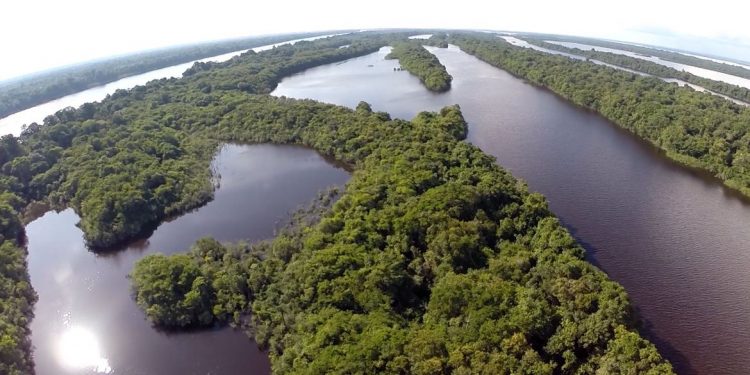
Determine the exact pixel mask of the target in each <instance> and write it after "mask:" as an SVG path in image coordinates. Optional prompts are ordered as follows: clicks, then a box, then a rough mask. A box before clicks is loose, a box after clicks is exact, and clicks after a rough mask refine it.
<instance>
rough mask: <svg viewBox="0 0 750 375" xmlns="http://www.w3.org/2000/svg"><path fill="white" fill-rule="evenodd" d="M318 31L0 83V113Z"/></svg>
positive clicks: (182, 49)
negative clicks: (159, 70) (150, 72)
mask: <svg viewBox="0 0 750 375" xmlns="http://www.w3.org/2000/svg"><path fill="white" fill-rule="evenodd" d="M316 35H319V33H317V34H315V33H304V34H288V35H275V36H266V37H253V38H243V39H234V40H226V41H221V42H211V43H204V44H198V45H191V46H185V47H174V48H168V49H162V50H158V51H153V52H143V53H137V54H133V55H128V56H124V57H117V58H114V59H109V60H105V61H97V62H92V63H87V64H82V65H76V66H73V67H69V68H62V69H56V70H52V71H48V72H44V73H40V74H37V75H34V76H30V77H21V78H18V79H16V80H13V81H10V82H2V83H0V117H5V116H8V115H10V114H12V113H14V112H18V111H22V110H24V109H26V108H31V107H33V106H35V105H37V104H41V103H44V102H47V101H50V100H54V99H57V98H61V97H63V96H65V95H70V94H73V93H75V92H78V91H83V90H86V89H89V88H92V87H95V86H100V85H104V84H106V83H109V82H113V81H116V80H118V79H121V78H124V77H128V76H132V75H136V74H140V73H144V72H148V71H151V70H154V69H160V68H164V67H167V66H171V65H176V64H181V63H185V62H188V61H192V60H197V59H202V58H204V57H211V56H216V55H220V54H223V53H228V52H233V51H239V50H243V49H249V48H253V47H259V46H262V45H267V44H273V43H278V42H283V41H286V40H292V39H300V38H306V37H311V36H316Z"/></svg>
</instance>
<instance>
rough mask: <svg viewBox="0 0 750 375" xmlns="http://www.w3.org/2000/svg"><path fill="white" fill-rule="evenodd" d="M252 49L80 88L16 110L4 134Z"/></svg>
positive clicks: (1, 121) (0, 125)
mask: <svg viewBox="0 0 750 375" xmlns="http://www.w3.org/2000/svg"><path fill="white" fill-rule="evenodd" d="M335 35H343V34H329V35H320V36H314V37H309V38H302V39H293V40H288V41H285V42H280V43H274V44H268V45H265V46H260V47H255V48H251V50H253V51H255V52H261V51H266V50H269V49H271V48H273V47H276V46H280V45H283V44H294V43H296V42H300V41H303V40H316V39H321V38H327V37H330V36H335ZM246 51H248V50H244V49H243V50H240V51H235V52H229V53H225V54H221V55H217V56H213V57H207V58H204V59H200V60H195V61H191V62H187V63H183V64H177V65H172V66H168V67H166V68H161V69H157V70H152V71H150V72H146V73H142V74H137V75H134V76H130V77H125V78H122V79H119V80H117V81H114V82H110V83H107V84H105V85H102V86H97V87H93V88H90V89H88V90H84V91H80V92H77V93H75V94H71V95H67V96H64V97H62V98H59V99H55V100H52V101H49V102H46V103H44V104H40V105H37V106H35V107H32V108H29V109H25V110H23V111H20V112H16V113H14V114H12V115H10V116H7V117H3V118H0V135H5V134H13V135H16V136H18V135H19V134H21V131H22V130H23V126H24V125H27V124H31V123H32V122H36V123H39V124H41V123H42V121H44V118H45V117H47V116H49V115H51V114H54V113H55V112H57V111H59V110H61V109H63V108H67V107H78V106H80V105H81V104H83V103H88V102H95V101H99V100H102V99H104V98H105V97H106V96H107V95H109V94H112V93H114V92H115V91H117V90H124V89H131V88H133V87H135V86H138V85H143V84H145V83H147V82H149V81H153V80H155V79H162V78H172V77H182V73H184V72H185V71H186V70H187V69H188V68H190V67H191V66H193V64H195V63H196V62H209V61H213V62H223V61H227V60H229V59H231V58H232V57H235V56H239V55H240V54H242V53H243V52H246Z"/></svg>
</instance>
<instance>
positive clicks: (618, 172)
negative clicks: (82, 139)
mask: <svg viewBox="0 0 750 375" xmlns="http://www.w3.org/2000/svg"><path fill="white" fill-rule="evenodd" d="M429 50H430V51H432V52H433V53H435V54H436V55H437V57H438V58H439V59H440V61H441V62H442V63H443V64H444V65H445V66H446V68H447V70H448V72H449V73H450V74H451V75H452V76H453V83H452V89H451V90H450V91H448V92H446V93H442V94H436V93H432V92H429V91H427V90H426V89H425V88H424V87H423V86H422V85H421V84H420V82H419V80H418V79H417V78H415V77H413V76H412V75H410V74H409V73H408V72H405V71H401V72H394V71H393V68H394V67H396V66H397V65H398V62H397V61H396V60H384V57H385V55H386V54H387V53H388V48H384V49H382V50H381V51H379V52H377V53H374V54H371V55H367V56H363V57H359V58H355V59H351V60H348V61H346V62H344V63H339V64H335V65H326V66H321V67H317V68H313V69H310V70H307V71H305V72H302V73H300V74H297V75H294V76H291V77H288V78H286V79H284V80H283V81H282V82H281V83H280V85H279V86H278V88H277V89H276V91H274V95H278V96H281V95H284V96H288V97H297V98H312V99H318V100H321V101H325V102H330V103H335V104H341V105H346V106H349V107H354V106H356V104H357V103H358V102H359V101H360V100H365V101H367V102H369V103H371V104H372V106H373V109H374V110H378V111H387V112H389V113H391V114H392V115H393V116H395V117H399V118H404V119H409V118H412V117H413V116H414V115H415V114H416V113H417V112H419V111H421V110H437V109H439V108H441V107H442V106H444V105H448V104H454V103H458V104H460V105H461V108H462V110H463V112H464V115H465V117H466V119H467V121H468V122H469V136H468V141H469V142H471V143H473V144H475V145H477V146H479V147H480V148H482V150H484V151H485V152H487V153H489V154H492V155H494V156H495V157H497V160H498V163H500V164H501V165H502V166H503V167H505V168H507V169H508V170H510V171H511V172H512V173H513V174H514V175H515V176H517V177H519V178H522V179H524V180H526V181H527V182H528V183H529V186H530V188H531V189H532V190H534V191H539V192H541V193H543V194H544V195H545V196H547V198H548V199H549V201H550V206H551V208H552V210H553V211H554V212H555V214H556V215H558V217H560V219H561V220H562V222H563V223H564V224H565V226H566V227H567V228H568V229H569V230H570V231H571V232H572V233H573V235H574V236H575V237H576V238H577V239H578V240H579V241H580V242H581V243H582V244H583V245H584V246H585V248H586V249H587V256H588V258H589V260H590V261H591V262H593V263H594V264H596V265H597V266H599V267H601V268H602V269H603V270H604V271H605V272H607V273H608V274H609V275H610V277H612V278H613V279H614V280H617V281H618V282H620V283H621V284H622V285H623V286H624V287H625V288H626V289H627V291H628V293H629V295H630V297H631V299H632V301H633V304H634V306H635V307H636V309H637V311H638V314H639V316H640V318H641V319H642V320H643V322H644V327H643V328H642V329H641V331H642V332H643V334H644V335H645V336H647V337H648V338H649V339H651V340H653V341H654V342H655V343H656V345H657V346H658V348H659V350H660V351H661V352H662V353H663V354H664V355H665V356H666V357H667V358H668V359H669V360H670V361H671V362H672V363H673V364H674V365H675V368H676V369H677V371H678V372H679V373H681V374H694V373H695V374H741V373H748V372H750V356H748V355H747V353H746V350H747V348H749V347H750V330H748V329H747V327H750V273H749V272H747V270H748V269H750V251H748V249H750V230H748V228H749V227H750V203H749V202H748V200H747V199H744V198H743V197H741V196H740V195H739V194H737V193H736V192H734V191H732V190H730V189H727V188H725V187H723V185H722V184H721V182H720V181H718V180H717V179H715V178H713V177H711V176H707V175H706V174H704V173H701V172H697V171H694V170H691V169H689V168H685V167H682V166H680V165H677V164H676V163H674V162H672V161H670V160H669V159H667V158H666V157H665V156H663V155H662V153H660V152H659V151H658V150H657V149H655V148H654V147H653V146H651V145H650V144H647V143H645V142H643V141H641V140H640V139H638V138H636V137H635V136H632V135H631V134H629V133H627V132H626V131H623V130H622V129H620V128H618V127H617V126H615V125H614V124H612V123H610V122H608V121H607V120H606V119H604V118H602V117H601V116H598V115H596V114H594V113H591V112H589V111H585V110H582V109H580V108H578V107H576V106H574V105H572V104H570V103H568V102H566V101H565V100H563V99H561V98H559V97H557V96H556V95H554V94H552V93H551V92H549V91H548V90H545V89H542V88H539V87H536V86H533V85H531V84H528V83H526V82H524V81H523V80H521V79H518V78H515V77H514V76H512V75H510V74H508V73H507V72H505V71H502V70H500V69H496V68H494V67H492V66H490V65H488V64H485V63H483V62H481V61H479V60H478V59H476V58H474V57H472V56H470V55H467V54H465V53H463V52H461V51H460V50H459V49H458V48H456V47H453V46H451V47H450V48H448V49H437V48H432V47H430V48H429Z"/></svg>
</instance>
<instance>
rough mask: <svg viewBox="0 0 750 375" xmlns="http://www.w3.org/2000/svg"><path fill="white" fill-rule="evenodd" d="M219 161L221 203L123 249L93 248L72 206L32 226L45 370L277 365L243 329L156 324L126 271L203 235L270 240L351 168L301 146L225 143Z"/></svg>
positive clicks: (39, 355) (37, 352)
mask: <svg viewBox="0 0 750 375" xmlns="http://www.w3.org/2000/svg"><path fill="white" fill-rule="evenodd" d="M214 166H215V167H214V168H215V170H217V171H218V173H219V175H220V176H221V179H220V187H219V188H218V189H217V190H216V193H215V199H214V200H213V201H211V202H209V203H208V204H206V205H205V206H203V207H200V208H198V209H196V210H194V211H192V212H189V213H187V214H185V215H182V216H180V217H177V218H175V219H173V220H171V221H167V222H165V223H163V224H161V225H160V226H159V227H158V228H157V229H156V230H155V231H154V233H153V234H151V235H150V236H148V237H147V238H143V239H141V240H139V241H137V242H135V243H133V244H131V245H129V246H127V247H125V248H123V249H120V250H119V251H115V252H108V253H106V254H95V253H92V252H90V251H88V250H87V249H86V246H85V245H84V243H83V233H82V232H81V230H80V229H79V228H78V227H76V223H77V222H78V220H79V218H78V216H77V215H76V214H75V213H74V212H73V210H71V209H68V210H65V211H62V212H59V213H55V212H48V213H46V214H45V215H44V216H42V217H41V218H38V219H36V220H35V221H33V222H31V223H30V224H28V225H27V226H26V233H27V237H28V250H29V255H28V264H29V273H30V275H31V283H32V285H33V286H34V289H35V290H36V291H37V293H38V295H39V301H38V302H37V304H36V306H35V310H34V311H35V317H34V319H33V321H32V323H31V330H32V337H31V338H32V343H33V345H34V347H35V349H34V361H35V364H36V371H37V374H39V375H65V374H96V373H105V374H106V373H112V374H125V375H171V374H175V375H183V374H196V375H199V374H200V375H205V374H268V373H270V364H269V361H268V357H267V355H266V354H265V353H263V352H261V351H260V350H259V349H258V347H257V346H256V345H255V344H254V343H253V342H252V341H251V340H250V339H249V338H248V337H247V336H246V335H245V334H244V333H242V332H240V331H236V330H233V329H230V328H223V329H213V330H198V331H194V332H187V333H166V332H162V331H159V330H157V329H155V328H153V327H152V326H151V324H150V323H149V322H148V321H147V320H146V318H145V314H144V313H143V311H142V310H140V309H139V308H138V306H136V304H135V301H134V299H133V298H132V296H131V291H130V282H129V280H128V279H127V275H128V274H129V273H130V272H131V270H132V267H133V264H134V262H135V261H137V260H138V259H140V258H142V257H143V256H145V255H147V254H152V253H155V252H163V253H166V254H171V253H175V252H181V251H185V250H187V249H188V248H189V247H190V246H191V245H192V244H193V243H194V242H195V241H196V240H197V239H199V238H201V237H204V236H213V237H215V238H216V239H218V240H220V241H232V242H234V241H238V240H248V241H257V240H262V239H268V238H272V237H273V235H274V233H275V230H276V229H278V228H279V226H281V225H283V224H284V223H285V221H286V220H287V218H288V217H289V216H288V215H289V213H290V212H292V211H294V210H296V209H297V208H299V207H300V206H301V205H305V204H307V203H309V202H310V201H311V200H312V199H313V198H315V196H316V195H317V193H318V192H319V191H321V190H324V189H325V188H327V187H329V186H332V185H342V184H344V183H345V182H346V181H347V180H348V178H349V174H348V173H347V172H346V171H344V170H343V169H341V168H338V167H336V166H334V165H332V164H330V163H328V162H327V161H326V160H325V159H323V158H322V157H321V156H319V155H318V154H317V153H315V152H314V151H312V150H310V149H306V148H302V147H297V146H278V145H253V146H240V145H225V146H224V147H223V148H222V149H221V151H220V152H219V153H218V155H217V157H216V159H215V161H214Z"/></svg>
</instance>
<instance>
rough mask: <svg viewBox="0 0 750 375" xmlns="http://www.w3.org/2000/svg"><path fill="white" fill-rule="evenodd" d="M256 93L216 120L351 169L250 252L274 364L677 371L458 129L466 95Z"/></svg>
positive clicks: (253, 290)
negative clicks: (415, 110)
mask: <svg viewBox="0 0 750 375" xmlns="http://www.w3.org/2000/svg"><path fill="white" fill-rule="evenodd" d="M253 101H258V102H256V103H253V102H252V101H251V102H246V103H243V104H241V105H240V106H238V108H237V109H236V110H235V113H234V114H233V115H232V116H230V117H227V118H225V119H224V120H223V121H222V122H221V124H220V126H219V129H218V131H217V133H219V134H222V135H226V136H231V137H232V139H233V140H237V141H248V142H267V141H273V142H293V143H302V144H305V145H308V146H311V147H314V148H315V149H317V150H319V151H321V152H322V153H324V154H326V155H330V156H333V157H335V158H336V159H338V160H340V161H344V162H346V163H348V164H350V165H352V166H354V169H355V172H354V175H353V177H352V180H351V181H350V183H349V184H348V185H347V187H346V190H345V192H344V194H343V196H342V197H341V199H340V200H338V201H337V202H336V203H335V204H334V205H333V207H332V209H331V211H330V212H329V213H328V214H326V215H324V217H323V218H322V220H320V222H319V223H318V224H316V225H314V226H310V227H307V228H305V229H303V230H299V231H296V232H291V233H286V234H283V235H281V236H279V237H278V238H276V240H275V241H274V242H273V243H272V244H270V245H266V246H265V249H264V251H263V252H264V254H265V256H264V257H263V258H262V261H258V257H257V256H255V255H253V256H252V261H250V262H245V263H244V264H245V267H244V270H245V272H246V276H245V279H246V280H248V282H247V284H245V285H247V286H248V288H249V290H248V297H247V300H253V303H252V308H251V311H252V314H253V322H254V331H255V332H256V338H257V339H258V341H259V342H261V343H263V344H266V345H268V346H269V349H270V350H271V355H272V363H273V368H274V371H276V372H279V373H310V372H312V373H381V372H386V373H430V374H432V373H444V372H460V373H463V372H467V373H468V372H480V373H515V372H526V373H553V372H555V371H558V372H570V373H572V372H576V371H579V372H581V373H594V372H595V371H597V370H600V369H602V368H604V366H608V367H607V368H608V369H612V370H616V369H617V368H618V367H616V366H617V365H619V366H622V367H620V368H623V369H627V368H643V369H645V370H648V371H652V372H653V373H669V372H670V371H671V368H670V366H669V365H668V364H666V363H664V361H663V360H662V359H661V357H660V356H659V355H658V353H657V352H656V350H655V349H654V347H653V346H652V345H650V344H648V343H647V342H645V341H643V340H642V339H640V338H639V337H638V335H637V334H636V333H633V332H631V331H628V330H627V329H626V328H625V327H628V326H630V325H631V318H630V307H629V302H628V299H627V296H626V294H625V292H624V290H623V289H622V288H621V287H620V286H619V285H617V284H616V283H614V282H612V281H610V280H608V279H607V277H606V275H604V274H603V273H602V272H601V271H598V270H597V269H595V268H594V267H593V266H591V265H590V264H588V263H586V262H585V261H584V260H583V250H582V249H581V247H580V246H579V245H577V244H576V242H575V241H574V240H573V238H572V237H571V236H570V235H569V234H568V232H567V231H566V230H565V229H564V228H562V226H561V225H560V224H559V222H558V221H557V219H555V218H554V217H553V216H552V215H551V213H550V212H549V210H548V208H547V204H546V202H545V200H544V198H543V197H541V196H540V195H538V194H531V193H529V192H528V191H527V189H526V187H525V186H524V185H523V184H521V183H519V182H518V181H517V180H515V179H514V178H513V177H512V176H510V175H509V174H508V173H507V172H505V171H503V170H502V169H500V168H499V167H498V166H497V165H496V163H495V161H494V160H493V159H492V158H490V157H489V156H487V155H486V154H484V153H482V152H481V151H480V150H479V149H477V148H476V147H473V146H471V145H469V144H467V143H464V142H461V139H463V138H464V137H465V135H466V124H465V123H464V121H463V118H462V116H461V113H460V111H459V109H458V108H457V107H447V108H445V109H443V110H442V111H441V112H440V113H439V114H434V113H421V114H420V115H418V116H417V117H416V118H415V119H414V120H412V121H411V122H406V121H402V120H394V121H390V120H389V119H388V117H387V115H385V114H382V113H372V112H371V110H370V109H369V106H368V105H366V104H364V103H363V104H361V105H360V106H359V107H358V108H357V110H355V111H351V110H347V109H343V108H340V107H335V106H329V105H323V104H317V103H314V102H311V101H290V100H286V101H285V100H283V99H281V100H271V99H268V98H266V99H262V98H260V97H258V98H256V99H254V100H253ZM174 259H175V262H180V261H181V259H182V256H177V257H174ZM197 264H200V261H198V262H197ZM235 264H236V262H234V261H229V262H227V261H226V258H225V261H224V262H223V265H224V266H225V267H234V266H235ZM139 267H141V266H140V265H139ZM214 292H215V293H220V292H221V290H220V289H214ZM228 294H233V293H232V292H230V293H228ZM251 296H252V297H251ZM240 305H241V304H237V305H235V306H238V307H239V306H240ZM618 334H619V336H618ZM622 335H631V336H632V337H635V338H636V339H637V340H622V339H620V336H622ZM631 336H628V337H631ZM644 345H645V346H644ZM612 358H616V359H617V361H618V363H617V365H613V364H612ZM628 366H629V367H628Z"/></svg>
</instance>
